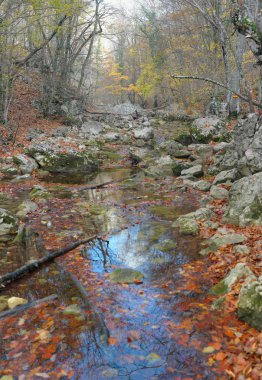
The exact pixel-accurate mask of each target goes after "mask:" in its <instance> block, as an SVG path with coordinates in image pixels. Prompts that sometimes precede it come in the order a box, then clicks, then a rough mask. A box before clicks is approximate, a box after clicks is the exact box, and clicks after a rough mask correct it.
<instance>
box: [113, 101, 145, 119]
mask: <svg viewBox="0 0 262 380" xmlns="http://www.w3.org/2000/svg"><path fill="white" fill-rule="evenodd" d="M110 111H111V112H112V113H115V114H118V115H123V116H127V115H132V114H135V113H139V112H141V111H142V108H141V107H140V106H139V105H137V104H136V105H134V104H132V103H130V102H126V103H122V104H117V105H116V106H114V107H113V108H112V109H110Z"/></svg>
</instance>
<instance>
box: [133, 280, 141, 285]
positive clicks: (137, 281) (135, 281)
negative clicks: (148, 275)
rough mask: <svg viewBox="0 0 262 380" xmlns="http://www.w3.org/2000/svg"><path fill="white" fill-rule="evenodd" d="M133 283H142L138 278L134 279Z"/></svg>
mask: <svg viewBox="0 0 262 380" xmlns="http://www.w3.org/2000/svg"><path fill="white" fill-rule="evenodd" d="M134 284H136V285H140V284H143V281H142V280H139V279H135V280H134Z"/></svg>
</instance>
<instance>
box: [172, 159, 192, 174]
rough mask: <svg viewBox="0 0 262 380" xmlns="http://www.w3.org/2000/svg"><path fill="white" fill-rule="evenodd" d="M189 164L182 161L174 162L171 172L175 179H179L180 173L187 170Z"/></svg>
mask: <svg viewBox="0 0 262 380" xmlns="http://www.w3.org/2000/svg"><path fill="white" fill-rule="evenodd" d="M189 168H190V164H189V163H188V162H186V161H184V160H174V161H173V164H172V171H173V174H174V175H175V176H177V177H179V176H180V175H181V173H182V171H184V170H186V169H189Z"/></svg>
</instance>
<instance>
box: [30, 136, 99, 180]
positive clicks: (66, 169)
mask: <svg viewBox="0 0 262 380" xmlns="http://www.w3.org/2000/svg"><path fill="white" fill-rule="evenodd" d="M27 153H28V154H29V155H30V156H32V157H33V158H34V159H35V160H36V161H37V163H38V164H39V166H40V167H41V169H43V170H47V171H49V172H51V173H74V172H78V173H79V172H83V173H92V172H94V171H95V170H97V168H98V161H97V159H96V154H95V153H91V152H90V151H87V150H86V148H85V147H82V146H81V144H80V142H79V141H78V140H73V139H64V138H60V139H53V138H49V139H47V140H45V141H42V142H39V143H36V144H31V145H30V146H29V148H28V149H27Z"/></svg>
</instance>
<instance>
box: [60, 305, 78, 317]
mask: <svg viewBox="0 0 262 380" xmlns="http://www.w3.org/2000/svg"><path fill="white" fill-rule="evenodd" d="M63 314H64V315H74V316H77V317H79V316H81V315H82V310H81V308H80V306H78V305H77V304H72V305H69V306H67V307H66V308H65V309H64V310H63Z"/></svg>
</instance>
